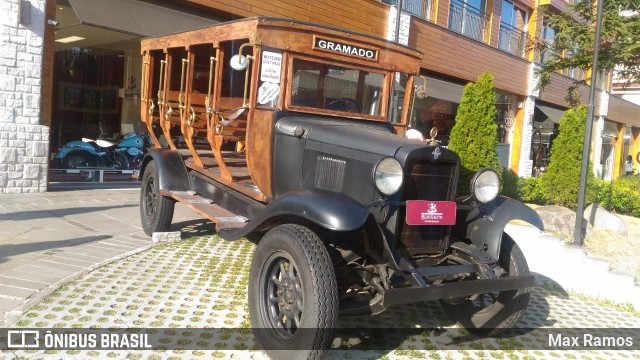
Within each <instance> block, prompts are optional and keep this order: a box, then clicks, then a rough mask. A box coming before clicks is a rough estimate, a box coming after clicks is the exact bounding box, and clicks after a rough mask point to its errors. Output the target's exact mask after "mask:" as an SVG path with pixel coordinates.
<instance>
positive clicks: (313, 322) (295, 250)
mask: <svg viewBox="0 0 640 360" xmlns="http://www.w3.org/2000/svg"><path fill="white" fill-rule="evenodd" d="M250 283H251V286H249V312H250V315H251V325H252V327H253V329H254V334H255V337H256V341H257V343H258V345H259V346H260V348H261V349H263V350H264V351H265V352H266V353H267V354H268V355H269V356H270V357H271V358H285V357H286V358H288V359H309V358H322V357H324V355H325V352H326V350H327V349H328V348H329V347H330V345H331V342H332V340H333V333H334V328H335V326H336V324H337V320H338V289H337V284H336V276H335V272H334V269H333V265H332V263H331V259H330V257H329V254H328V253H327V249H326V248H325V246H324V244H323V243H322V242H321V241H320V239H319V238H318V236H317V235H316V234H315V233H314V232H312V231H311V230H309V229H307V228H305V227H303V226H300V225H293V224H285V225H280V226H278V227H276V228H273V229H272V230H270V231H269V232H268V233H267V234H266V235H265V236H264V237H263V238H262V240H260V242H259V243H258V248H257V249H256V253H255V255H254V258H253V262H252V263H251V273H250Z"/></svg>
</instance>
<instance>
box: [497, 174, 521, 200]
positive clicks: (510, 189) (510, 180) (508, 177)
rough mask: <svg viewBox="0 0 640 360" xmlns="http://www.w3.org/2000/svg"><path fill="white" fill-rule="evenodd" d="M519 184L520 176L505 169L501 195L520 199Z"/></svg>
mask: <svg viewBox="0 0 640 360" xmlns="http://www.w3.org/2000/svg"><path fill="white" fill-rule="evenodd" d="M519 183H520V178H519V177H518V174H516V173H515V172H513V171H511V170H509V169H504V173H503V177H502V191H500V193H501V194H502V195H505V196H508V197H510V198H514V199H517V198H518V197H519V193H518V184H519Z"/></svg>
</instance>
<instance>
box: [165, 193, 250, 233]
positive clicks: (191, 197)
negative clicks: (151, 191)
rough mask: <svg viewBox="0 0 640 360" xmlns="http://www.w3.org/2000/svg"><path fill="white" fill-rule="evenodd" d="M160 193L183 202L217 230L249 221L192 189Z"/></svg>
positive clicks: (238, 225) (233, 227)
mask: <svg viewBox="0 0 640 360" xmlns="http://www.w3.org/2000/svg"><path fill="white" fill-rule="evenodd" d="M162 195H163V196H166V197H170V198H172V199H174V200H176V201H179V202H181V203H183V204H185V205H186V206H188V207H189V208H190V209H191V210H193V211H195V212H197V213H198V214H200V215H202V216H203V217H205V218H207V219H209V220H211V221H212V222H213V223H214V224H215V226H216V231H217V232H220V230H222V229H239V228H243V227H244V226H245V225H246V224H247V222H248V221H249V219H247V218H246V217H244V216H242V215H238V214H234V213H232V212H231V211H229V210H227V209H225V208H223V207H221V206H220V205H218V204H216V203H215V201H213V200H211V199H208V198H205V197H203V196H200V195H198V194H196V193H195V192H194V191H166V192H165V191H163V192H162Z"/></svg>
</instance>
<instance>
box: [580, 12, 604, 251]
mask: <svg viewBox="0 0 640 360" xmlns="http://www.w3.org/2000/svg"><path fill="white" fill-rule="evenodd" d="M596 2H597V4H598V7H597V10H596V36H595V41H594V49H593V65H592V66H591V83H590V84H589V104H588V105H587V119H586V124H585V125H586V127H585V131H584V141H583V143H582V163H581V167H580V184H579V186H578V206H577V208H576V224H575V229H574V230H573V244H574V245H578V246H581V245H582V240H583V237H582V235H583V234H582V223H583V221H584V218H583V213H584V203H585V193H586V190H587V189H586V188H587V171H588V168H589V153H590V150H591V149H590V148H591V132H592V131H593V103H594V98H595V94H596V76H597V75H598V54H599V52H600V32H601V26H602V7H603V5H604V0H596Z"/></svg>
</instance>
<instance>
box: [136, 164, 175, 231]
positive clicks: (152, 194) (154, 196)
mask: <svg viewBox="0 0 640 360" xmlns="http://www.w3.org/2000/svg"><path fill="white" fill-rule="evenodd" d="M174 206H175V201H174V200H173V199H170V198H167V197H164V196H162V195H161V194H160V186H159V181H158V170H157V169H156V164H155V162H154V161H153V160H151V162H149V164H148V165H147V167H146V169H145V171H144V175H143V176H142V185H141V187H140V220H141V222H142V229H143V230H144V232H145V234H147V235H149V236H151V235H152V234H153V233H154V232H157V231H167V230H169V227H170V226H171V220H172V219H173V208H174Z"/></svg>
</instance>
